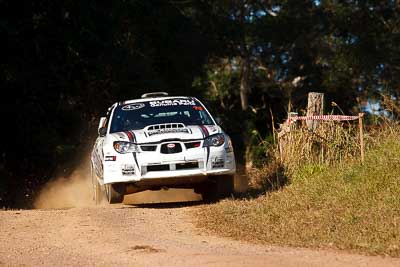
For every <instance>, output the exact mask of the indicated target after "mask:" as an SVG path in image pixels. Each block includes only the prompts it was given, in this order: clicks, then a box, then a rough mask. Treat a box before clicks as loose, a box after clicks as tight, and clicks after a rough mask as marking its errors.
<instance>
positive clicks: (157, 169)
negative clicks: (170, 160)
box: [147, 164, 169, 172]
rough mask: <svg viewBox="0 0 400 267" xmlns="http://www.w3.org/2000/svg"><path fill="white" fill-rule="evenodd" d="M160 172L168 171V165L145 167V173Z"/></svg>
mask: <svg viewBox="0 0 400 267" xmlns="http://www.w3.org/2000/svg"><path fill="white" fill-rule="evenodd" d="M160 171H169V165H168V164H162V165H149V166H147V172H160Z"/></svg>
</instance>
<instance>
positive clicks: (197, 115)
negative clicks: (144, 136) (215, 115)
mask: <svg viewBox="0 0 400 267" xmlns="http://www.w3.org/2000/svg"><path fill="white" fill-rule="evenodd" d="M163 123H183V124H185V125H214V122H213V120H212V119H211V117H210V116H209V115H208V113H207V111H206V110H205V109H204V107H203V106H202V105H201V104H200V103H199V102H198V101H196V100H194V99H187V98H174V99H163V100H154V101H147V102H136V103H131V104H124V105H120V106H117V107H116V108H115V111H114V116H113V119H112V121H111V129H110V133H115V132H122V131H129V130H138V129H143V128H144V127H146V126H149V125H155V124H163Z"/></svg>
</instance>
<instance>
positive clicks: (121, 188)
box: [104, 183, 125, 204]
mask: <svg viewBox="0 0 400 267" xmlns="http://www.w3.org/2000/svg"><path fill="white" fill-rule="evenodd" d="M104 186H105V191H106V197H107V201H108V203H110V204H115V203H122V201H123V200H124V195H125V184H123V183H119V184H105V185H104Z"/></svg>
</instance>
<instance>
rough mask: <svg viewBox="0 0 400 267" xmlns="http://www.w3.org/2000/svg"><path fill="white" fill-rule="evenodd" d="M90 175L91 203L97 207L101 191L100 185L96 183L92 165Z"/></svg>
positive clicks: (101, 194) (101, 196)
mask: <svg viewBox="0 0 400 267" xmlns="http://www.w3.org/2000/svg"><path fill="white" fill-rule="evenodd" d="M90 175H91V178H92V188H93V201H94V203H95V204H96V205H99V204H100V203H101V201H102V199H103V192H102V190H101V185H100V184H99V181H97V177H96V175H95V173H94V168H93V165H91V169H90Z"/></svg>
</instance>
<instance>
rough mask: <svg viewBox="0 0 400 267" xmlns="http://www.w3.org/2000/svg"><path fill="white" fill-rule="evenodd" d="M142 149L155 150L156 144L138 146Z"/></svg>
mask: <svg viewBox="0 0 400 267" xmlns="http://www.w3.org/2000/svg"><path fill="white" fill-rule="evenodd" d="M140 148H141V149H142V151H156V149H157V146H140Z"/></svg>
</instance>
